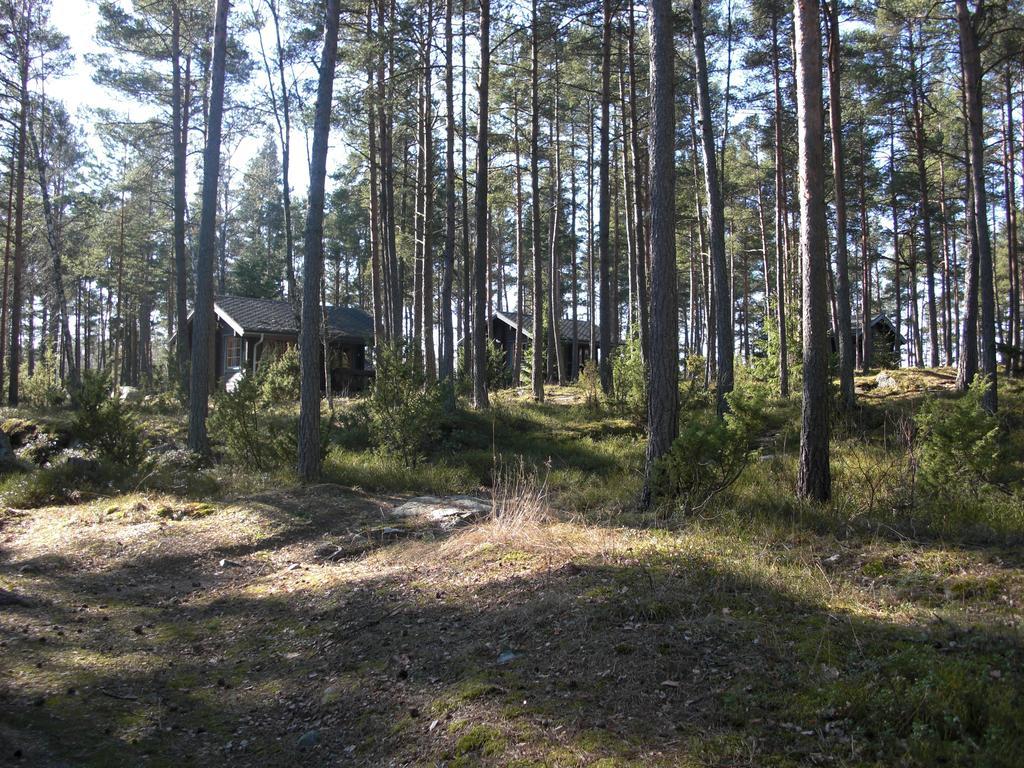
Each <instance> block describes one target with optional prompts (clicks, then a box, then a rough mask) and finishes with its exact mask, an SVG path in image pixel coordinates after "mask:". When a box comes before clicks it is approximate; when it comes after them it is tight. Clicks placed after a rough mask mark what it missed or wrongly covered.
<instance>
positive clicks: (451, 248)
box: [438, 0, 455, 413]
mask: <svg viewBox="0 0 1024 768" xmlns="http://www.w3.org/2000/svg"><path fill="white" fill-rule="evenodd" d="M444 5H445V13H444V104H445V156H444V168H445V173H444V177H445V178H444V207H445V217H444V266H443V269H442V273H441V359H440V360H439V361H438V372H439V374H440V377H441V383H442V385H443V387H444V402H445V408H446V409H447V410H448V412H449V413H450V412H452V411H454V410H455V333H454V329H453V328H452V284H453V281H454V279H455V88H454V76H453V74H454V71H453V45H452V0H445V4H444Z"/></svg>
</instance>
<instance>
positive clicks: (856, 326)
mask: <svg viewBox="0 0 1024 768" xmlns="http://www.w3.org/2000/svg"><path fill="white" fill-rule="evenodd" d="M876 328H884V329H885V330H887V331H889V332H890V333H892V334H894V335H895V336H896V339H897V343H898V344H904V343H906V339H904V338H903V334H901V333H900V332H899V329H897V328H896V325H895V324H894V323H893V321H892V320H891V319H889V316H888V315H886V314H877V315H875V316H874V317H873V318H871V329H872V330H874V329H876ZM863 330H864V329H863V326H862V324H861V323H853V324H852V325H851V326H850V332H851V333H853V335H854V336H860V335H861V333H862V332H863Z"/></svg>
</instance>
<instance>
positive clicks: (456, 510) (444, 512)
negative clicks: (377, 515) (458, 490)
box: [391, 496, 491, 528]
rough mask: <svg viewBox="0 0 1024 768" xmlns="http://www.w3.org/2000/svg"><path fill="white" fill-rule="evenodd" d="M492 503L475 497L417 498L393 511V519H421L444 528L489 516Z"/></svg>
mask: <svg viewBox="0 0 1024 768" xmlns="http://www.w3.org/2000/svg"><path fill="white" fill-rule="evenodd" d="M490 511H491V502H489V501H487V500H486V499H479V498H476V497H475V496H444V497H438V496H416V497H415V498H412V499H409V500H408V501H406V502H405V503H404V504H401V505H399V506H397V507H395V508H394V509H392V510H391V515H392V516H393V517H401V518H420V519H421V520H423V521H425V522H429V523H433V524H435V525H440V526H441V527H442V528H455V527H456V526H458V525H462V524H464V523H468V522H471V521H473V520H478V519H480V518H481V517H483V516H485V515H487V514H489V513H490Z"/></svg>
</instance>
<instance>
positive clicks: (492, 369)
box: [487, 339, 512, 392]
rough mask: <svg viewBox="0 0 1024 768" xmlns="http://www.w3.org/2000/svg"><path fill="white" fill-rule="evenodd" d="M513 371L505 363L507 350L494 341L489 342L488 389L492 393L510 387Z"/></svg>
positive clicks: (489, 340)
mask: <svg viewBox="0 0 1024 768" xmlns="http://www.w3.org/2000/svg"><path fill="white" fill-rule="evenodd" d="M511 381H512V370H511V369H510V368H509V366H508V364H507V363H506V362H505V350H504V348H503V347H502V346H501V345H500V344H499V343H498V342H496V341H495V340H494V339H488V341H487V389H488V390H489V391H491V392H494V391H496V390H499V389H502V388H503V387H507V386H509V383H510V382H511Z"/></svg>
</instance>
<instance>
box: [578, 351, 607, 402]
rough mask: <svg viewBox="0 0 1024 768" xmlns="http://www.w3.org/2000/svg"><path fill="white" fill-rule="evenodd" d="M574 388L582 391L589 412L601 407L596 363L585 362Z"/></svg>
mask: <svg viewBox="0 0 1024 768" xmlns="http://www.w3.org/2000/svg"><path fill="white" fill-rule="evenodd" d="M576 386H577V387H579V388H580V389H581V390H583V395H584V397H585V398H586V400H585V404H586V406H587V408H588V409H590V410H591V411H596V410H598V408H600V407H601V373H600V371H598V370H597V362H596V361H594V360H587V362H585V363H584V364H583V367H582V368H581V369H580V375H579V378H578V379H577V380H576Z"/></svg>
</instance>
